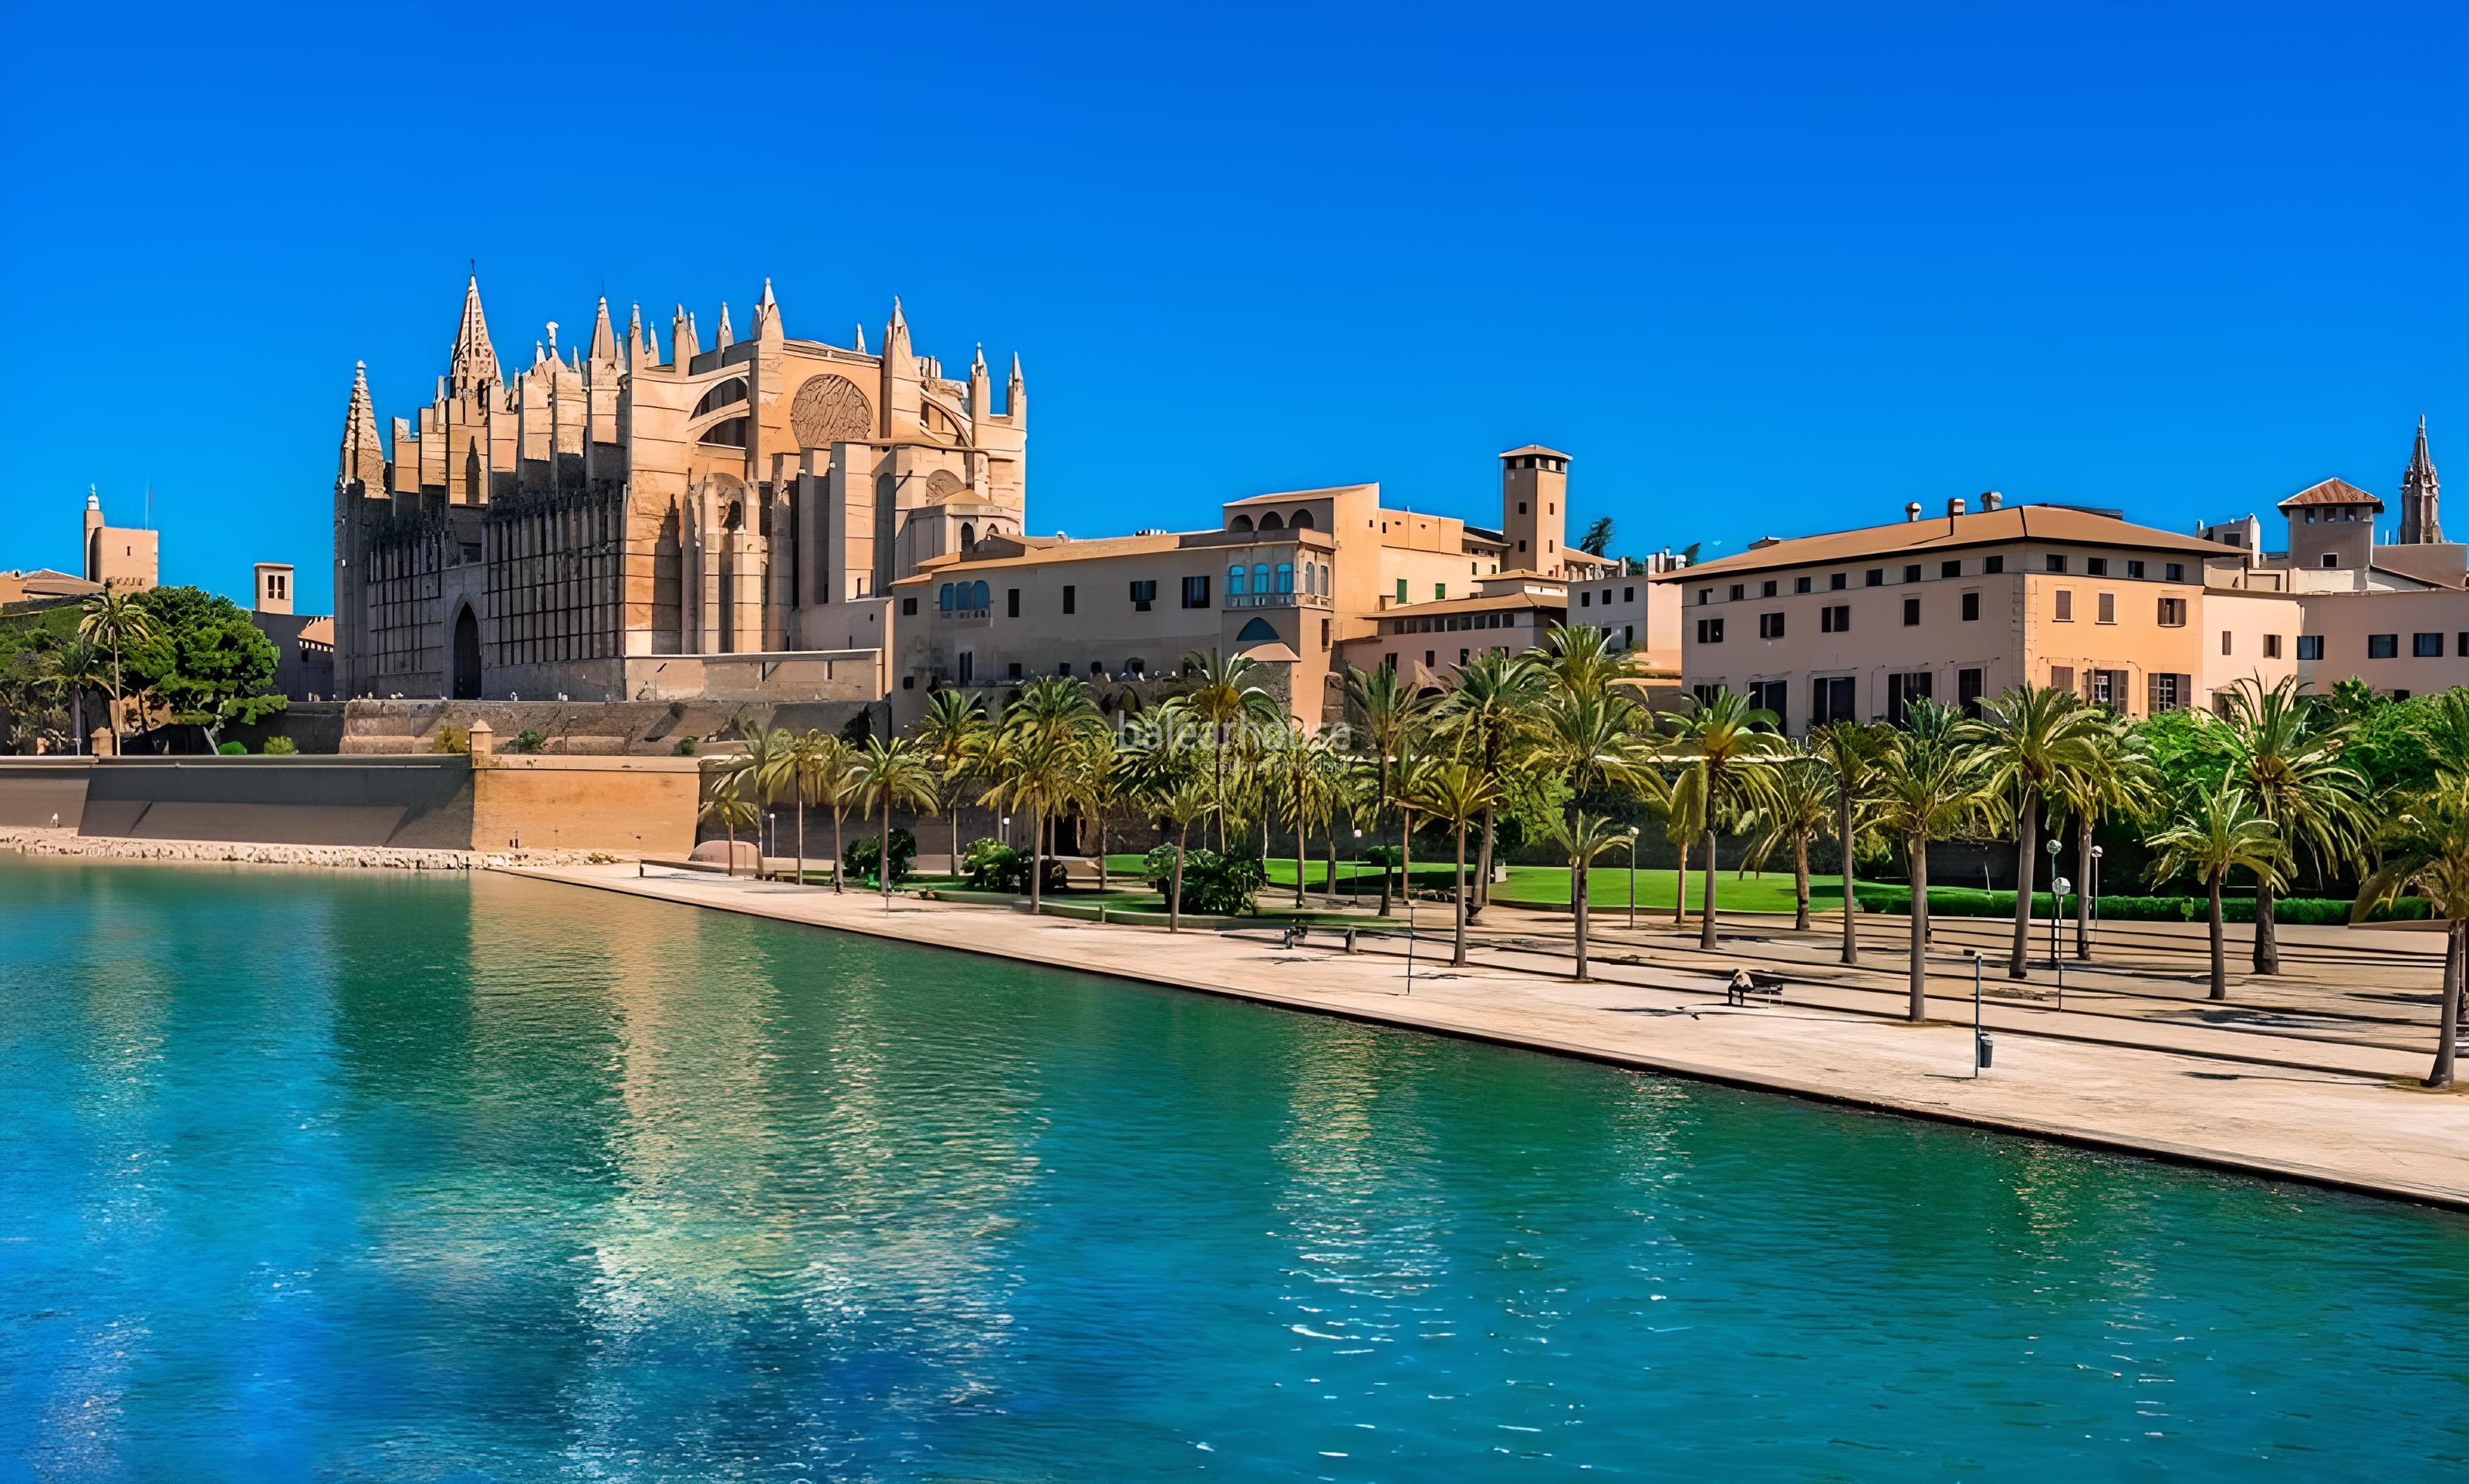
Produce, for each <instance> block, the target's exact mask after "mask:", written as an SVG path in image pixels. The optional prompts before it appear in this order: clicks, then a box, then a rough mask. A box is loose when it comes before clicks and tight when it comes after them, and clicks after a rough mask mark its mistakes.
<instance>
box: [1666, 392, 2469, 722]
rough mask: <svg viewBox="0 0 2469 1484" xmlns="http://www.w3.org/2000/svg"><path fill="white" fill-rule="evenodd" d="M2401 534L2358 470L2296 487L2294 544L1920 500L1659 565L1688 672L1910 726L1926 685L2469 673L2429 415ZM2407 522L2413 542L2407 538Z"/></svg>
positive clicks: (2062, 510)
mask: <svg viewBox="0 0 2469 1484" xmlns="http://www.w3.org/2000/svg"><path fill="white" fill-rule="evenodd" d="M2403 490H2404V501H2405V507H2406V508H2405V511H2404V520H2403V525H2402V532H2403V535H2404V537H2405V538H2404V539H2401V540H2398V541H2394V542H2392V543H2389V544H2383V543H2378V542H2377V541H2376V540H2375V519H2374V517H2375V516H2376V515H2377V514H2381V512H2382V510H2383V502H2382V501H2381V500H2380V499H2379V498H2378V497H2376V496H2374V495H2372V494H2369V493H2367V492H2366V491H2363V490H2360V489H2359V488H2357V487H2356V486H2354V485H2350V484H2348V483H2347V482H2345V481H2342V480H2338V479H2332V480H2325V481H2322V482H2321V483H2319V484H2316V485H2312V486H2309V487H2307V488H2306V489H2304V490H2301V491H2298V492H2297V493H2296V494H2294V495H2291V496H2290V497H2289V498H2287V499H2285V500H2283V501H2281V502H2280V510H2281V513H2282V514H2283V515H2284V517H2285V518H2286V520H2287V522H2288V531H2289V538H2288V549H2287V550H2285V551H2279V552H2267V551H2265V550H2263V549H2262V546H2263V537H2262V524H2261V522H2260V521H2259V520H2257V519H2256V518H2255V517H2253V516H2251V515H2250V516H2246V517H2243V518H2241V519H2238V520H2234V521H2224V522H2218V523H2215V524H2211V525H2206V526H2204V527H2203V528H2202V529H2201V531H2200V533H2199V534H2198V535H2197V536H2193V537H2186V536H2179V535H2175V534H2173V533H2170V532H2166V531H2159V530H2155V529H2153V528H2152V527H2149V526H2140V525H2134V524H2133V523H2131V522H2129V521H2127V520H2125V519H2124V518H2123V517H2122V516H2121V515H2120V514H2118V513H2116V512H2111V511H2097V510H2089V509H2080V508H2075V507H2068V506H2054V505H2036V506H2023V507H2017V506H2008V505H2006V504H2004V503H2003V501H2001V500H2000V499H1999V497H1998V496H1997V495H1996V494H1995V493H1991V494H1988V495H1984V496H1982V497H1981V499H1982V504H1983V506H1984V507H1986V508H1984V509H1980V510H1969V509H1967V508H1966V506H1967V502H1966V501H1964V500H1960V499H1957V500H1950V501H1948V502H1947V508H1946V513H1945V514H1944V515H1943V516H1938V515H1929V516H1927V517H1924V515H1923V514H1922V511H1921V507H1920V506H1918V505H1909V506H1906V507H1905V509H1904V519H1903V520H1902V521H1900V522H1897V523H1894V524H1889V525H1879V526H1870V527H1865V528H1862V529H1858V530H1853V531H1843V532H1836V533H1834V534H1831V535H1826V536H1816V537H1800V538H1797V539H1793V540H1775V539H1772V538H1768V539H1766V540H1762V541H1759V542H1757V543H1756V544H1755V545H1753V546H1752V547H1751V548H1750V549H1749V550H1748V551H1746V552H1743V553H1741V554H1740V555H1738V556H1734V557H1728V558H1725V559H1721V560H1719V561H1712V562H1707V563H1705V564H1703V565H1701V566H1697V567H1694V568H1690V569H1688V570H1686V571H1683V572H1677V573H1669V574H1664V575H1662V576H1659V577H1657V578H1656V579H1655V581H1656V582H1657V583H1658V584H1660V585H1665V586H1669V587H1672V588H1673V589H1674V590H1676V591H1678V592H1680V593H1681V594H1683V595H1684V598H1683V605H1682V607H1681V619H1682V624H1681V638H1682V651H1683V653H1682V661H1681V669H1682V673H1683V678H1684V680H1685V683H1686V684H1688V685H1689V686H1690V687H1691V688H1692V689H1693V690H1695V691H1697V692H1699V693H1700V694H1705V693H1709V692H1712V691H1714V690H1716V689H1728V690H1733V691H1739V692H1742V693H1744V694H1746V695H1748V696H1750V697H1751V699H1752V700H1754V701H1756V702H1757V703H1758V704H1760V705H1763V706H1765V707H1767V708H1768V709H1770V710H1773V711H1774V712H1775V713H1776V714H1777V715H1778V716H1780V717H1782V718H1783V719H1784V722H1785V729H1786V730H1787V731H1788V732H1790V733H1793V734H1795V735H1797V734H1801V733H1805V732H1806V731H1807V730H1808V729H1809V728H1810V727H1811V726H1812V725H1815V724H1818V723H1821V722H1824V721H1827V720H1831V719H1836V718H1842V717H1850V718H1857V719H1882V720H1887V721H1900V720H1901V719H1902V718H1903V715H1904V707H1905V706H1906V705H1907V704H1908V703H1909V702H1910V701H1911V700H1912V699H1913V698H1916V697H1921V696H1927V697H1929V698H1931V699H1935V700H1939V701H1945V702H1950V703H1952V704H1955V705H1958V706H1964V707H1967V708H1968V707H1971V706H1972V705H1973V703H1975V702H1976V701H1978V700H1979V699H1981V698H1982V697H1984V696H1996V694H1998V693H1999V692H2001V691H2004V690H2007V689H2009V688H2012V687H2014V686H2017V685H2020V684H2026V683H2028V684H2032V685H2044V686H2045V685H2054V686H2058V687H2061V688H2063V689H2068V690H2073V691H2075V692H2077V693H2079V694H2081V695H2083V696H2087V697H2088V698H2090V699H2092V700H2094V701H2098V702H2100V703H2101V704H2104V705H2108V706H2111V707H2114V708H2115V709H2117V710H2118V711H2120V712H2122V713H2124V714H2125V715H2128V716H2133V717H2144V716H2149V715H2152V714H2154V713H2156V712H2161V711H2169V710H2175V709H2178V708H2180V707H2184V706H2195V705H2208V706H2213V707H2216V708H2217V707H2218V706H2220V705H2221V704H2222V703H2223V697H2224V695H2225V693H2227V692H2228V691H2229V690H2231V689H2232V688H2233V687H2235V686H2236V685H2237V684H2238V683H2239V682H2241V681H2243V680H2248V679H2256V680H2260V681H2262V682H2264V683H2266V684H2271V683H2274V682H2276V681H2278V680H2280V679H2282V678H2285V677H2287V676H2290V675H2296V676H2297V677H2298V678H2299V679H2300V680H2301V681H2303V682H2304V683H2306V684H2307V685H2308V686H2309V687H2310V688H2311V689H2313V690H2317V691H2325V690H2329V689H2330V688H2331V687H2332V686H2333V685H2334V684H2335V683H2337V682H2339V681H2340V680H2342V679H2346V678H2348V677H2350V676H2358V677H2361V678H2364V679H2365V680H2366V681H2367V683H2368V684H2370V685H2372V686H2373V687H2374V688H2375V689H2377V690H2378V691H2383V692H2388V693H2390V694H2394V695H2399V696H2409V695H2412V694H2423V693H2425V692H2428V691H2433V690H2438V689H2441V688H2443V687H2446V686H2450V685H2456V684H2469V566H2465V564H2464V559H2463V558H2464V549H2463V548H2462V547H2460V546H2458V545H2452V544H2446V543H2444V542H2443V541H2442V540H2441V527H2440V524H2439V522H2438V521H2437V518H2436V484H2435V475H2434V462H2433V460H2432V459H2431V458H2430V457H2429V456H2428V454H2427V448H2426V441H2425V431H2424V428H2423V427H2421V428H2420V430H2419V435H2418V444H2417V448H2416V451H2415V454H2414V455H2413V457H2412V458H2411V463H2410V467H2409V469H2408V471H2407V473H2406V474H2405V475H2404V476H2403ZM2408 537H2414V538H2413V539H2412V538H2408Z"/></svg>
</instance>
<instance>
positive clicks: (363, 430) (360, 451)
mask: <svg viewBox="0 0 2469 1484" xmlns="http://www.w3.org/2000/svg"><path fill="white" fill-rule="evenodd" d="M335 477H336V478H337V479H339V480H341V481H343V482H344V483H349V482H351V481H352V480H355V479H357V480H359V481H361V483H362V484H363V486H364V487H365V488H366V489H368V490H370V491H379V492H382V491H384V489H385V445H383V444H381V443H380V442H379V441H378V412H377V404H376V403H375V402H374V401H372V400H370V398H369V363H368V362H366V361H356V362H354V363H353V365H352V400H351V405H350V406H349V407H348V408H346V409H345V411H344V413H343V445H342V452H341V457H340V458H339V459H338V460H337V461H336V468H335Z"/></svg>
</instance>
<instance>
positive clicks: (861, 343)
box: [856, 325, 865, 355]
mask: <svg viewBox="0 0 2469 1484" xmlns="http://www.w3.org/2000/svg"><path fill="white" fill-rule="evenodd" d="M856 344H857V353H858V354H860V355H864V354H865V326H864V325H860V326H858V327H857V341H856Z"/></svg>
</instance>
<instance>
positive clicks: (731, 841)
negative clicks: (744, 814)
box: [720, 813, 737, 876]
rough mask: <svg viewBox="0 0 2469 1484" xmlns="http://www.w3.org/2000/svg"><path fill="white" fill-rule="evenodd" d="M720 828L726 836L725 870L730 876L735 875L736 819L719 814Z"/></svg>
mask: <svg viewBox="0 0 2469 1484" xmlns="http://www.w3.org/2000/svg"><path fill="white" fill-rule="evenodd" d="M720 828H721V830H722V832H723V833H726V834H727V836H728V866H727V871H728V874H729V875H730V876H735V875H736V874H737V821H736V820H734V819H731V818H729V817H728V816H727V814H726V813H724V814H722V815H721V819H720Z"/></svg>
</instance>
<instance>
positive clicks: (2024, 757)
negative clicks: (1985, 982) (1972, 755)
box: [1970, 685, 2107, 979]
mask: <svg viewBox="0 0 2469 1484" xmlns="http://www.w3.org/2000/svg"><path fill="white" fill-rule="evenodd" d="M2106 724H2107V723H2106V720H2105V719H2104V718H2103V717H2102V715H2101V713H2100V712H2099V711H2098V710H2096V709H2094V708H2093V707H2092V706H2091V704H2090V703H2089V702H2088V701H2086V700H2085V699H2084V698H2083V697H2082V696H2077V695H2076V694H2075V693H2074V692H2072V691H2062V690H2059V689H2057V688H2056V687H2054V686H2042V685H2021V686H2018V687H2016V688H2015V689H2014V690H2011V691H2008V692H2007V693H2006V694H2005V695H2003V696H1999V697H1997V698H1996V700H1994V701H1990V702H1987V703H1985V704H1984V705H1982V707H1981V708H1980V719H1979V721H1977V722H1975V723H1973V726H1972V727H1971V728H1970V732H1971V735H1972V737H1973V739H1974V740H1975V741H1976V742H1978V744H1979V745H1980V747H1981V749H1982V751H1983V753H1984V754H1985V756H1986V757H1987V758H1988V760H1989V762H1988V765H1989V787H1990V791H1991V792H1992V793H1994V794H1996V795H1997V796H1998V797H1999V798H2000V799H2002V800H2004V802H2005V803H2006V805H2007V806H2008V807H2009V808H2011V809H2012V810H2014V817H2015V944H2014V948H2013V951H2012V952H2011V953H2010V954H2009V955H2008V957H2007V960H2006V977H2008V978H2010V979H2021V978H2025V977H2028V976H2027V974H2026V973H2025V971H2024V967H2023V963H2024V959H2023V949H2024V946H2025V945H2026V943H2028V942H2029V939H2030V934H2031V931H2032V878H2033V875H2034V872H2035V869H2036V867H2035V862H2034V859H2033V856H2032V846H2033V840H2032V830H2033V826H2034V825H2035V823H2037V821H2038V819H2039V816H2040V808H2041V805H2042V802H2044V801H2045V800H2047V799H2048V798H2050V796H2052V795H2053V794H2055V793H2056V792H2057V789H2058V785H2059V782H2060V781H2061V780H2062V779H2063V778H2065V775H2066V774H2067V773H2068V772H2070V771H2072V770H2074V769H2076V768H2080V767H2089V766H2091V765H2094V764H2095V763H2096V762H2097V753H2096V744H2095V743H2094V742H2093V741H2092V739H2093V737H2094V736H2095V735H2096V734H2097V733H2098V732H2099V731H2100V730H2101V729H2102V728H2103V727H2104V726H2105V725H2106Z"/></svg>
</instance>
